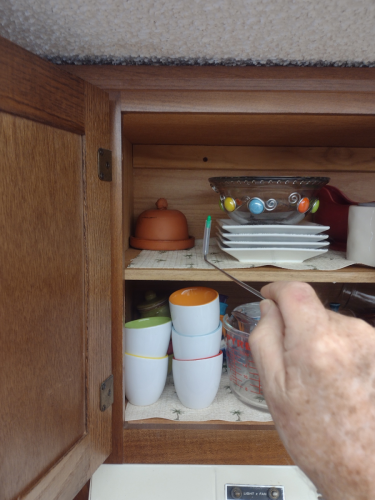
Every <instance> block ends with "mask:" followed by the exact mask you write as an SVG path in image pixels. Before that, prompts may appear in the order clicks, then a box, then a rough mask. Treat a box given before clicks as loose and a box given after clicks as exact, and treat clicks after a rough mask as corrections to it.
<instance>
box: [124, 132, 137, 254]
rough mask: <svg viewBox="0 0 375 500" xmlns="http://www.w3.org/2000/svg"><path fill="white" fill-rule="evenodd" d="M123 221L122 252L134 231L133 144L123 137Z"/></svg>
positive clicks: (127, 246) (126, 247)
mask: <svg viewBox="0 0 375 500" xmlns="http://www.w3.org/2000/svg"><path fill="white" fill-rule="evenodd" d="M122 145H123V171H124V174H123V197H124V201H123V223H124V230H123V232H124V242H123V243H124V244H123V249H124V252H125V250H127V249H128V248H129V238H130V235H131V234H132V233H133V231H134V183H133V146H132V144H131V143H130V142H129V141H128V140H127V139H126V138H123V142H122Z"/></svg>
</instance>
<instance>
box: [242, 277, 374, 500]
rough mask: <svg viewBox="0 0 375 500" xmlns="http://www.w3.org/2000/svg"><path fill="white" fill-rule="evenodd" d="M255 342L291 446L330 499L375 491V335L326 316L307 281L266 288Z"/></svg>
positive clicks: (279, 424)
mask: <svg viewBox="0 0 375 500" xmlns="http://www.w3.org/2000/svg"><path fill="white" fill-rule="evenodd" d="M262 295H263V296H264V297H266V299H267V300H264V301H262V302H261V313H262V318H261V320H260V322H259V323H258V326H257V327H256V328H255V330H254V331H253V332H252V333H251V335H250V337H249V343H250V347H251V350H252V353H253V357H254V361H255V364H256V367H257V370H258V372H259V376H260V380H261V384H262V387H263V390H264V394H265V397H266V401H267V404H268V407H269V409H270V412H271V414H272V417H273V419H274V422H275V425H276V428H277V430H278V432H279V435H280V438H281V440H282V441H283V443H284V446H285V448H286V449H287V451H288V452H289V454H290V456H291V457H292V458H293V460H294V462H295V463H296V465H298V466H299V467H300V468H301V469H302V470H303V471H304V472H305V474H306V475H307V476H308V477H309V478H310V479H311V481H313V483H314V484H315V486H316V487H317V489H318V491H319V492H320V493H322V494H323V496H324V498H325V499H326V500H362V499H366V500H367V499H368V498H372V496H373V495H374V493H375V329H374V328H372V327H371V326H370V325H368V324H367V323H365V322H364V321H362V320H359V319H355V318H351V317H347V316H342V315H340V314H338V313H335V312H331V311H328V310H326V309H325V308H324V307H323V305H322V303H321V302H320V301H319V299H318V297H317V296H316V294H315V292H314V290H313V289H312V288H311V287H310V286H309V285H307V284H305V283H286V282H279V283H271V284H270V285H266V286H265V287H263V288H262Z"/></svg>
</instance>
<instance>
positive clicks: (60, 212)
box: [0, 39, 112, 500]
mask: <svg viewBox="0 0 375 500" xmlns="http://www.w3.org/2000/svg"><path fill="white" fill-rule="evenodd" d="M109 144H110V142H109V101H108V96H107V94H106V93H105V92H103V91H101V90H99V89H97V88H95V87H93V86H92V85H90V84H88V83H86V82H84V81H82V80H80V79H79V78H77V77H75V76H72V75H69V74H67V73H66V72H64V71H63V70H62V69H60V68H58V67H56V66H54V65H52V64H49V63H48V62H46V61H43V60H42V59H40V58H38V57H37V56H35V55H33V54H31V53H29V52H27V51H25V50H23V49H21V48H20V47H17V46H16V45H14V44H12V43H11V42H9V41H7V40H5V39H0V155H1V160H0V171H1V176H0V238H1V245H0V374H1V383H0V400H1V407H0V443H1V444H0V498H1V500H13V499H28V500H31V499H40V500H42V499H43V500H53V499H69V500H70V499H72V498H74V496H75V495H76V494H77V492H78V491H79V490H80V489H81V488H82V486H83V485H84V484H85V483H86V481H87V480H88V479H89V478H90V477H91V475H92V474H93V472H94V471H95V470H96V468H97V467H98V466H99V465H100V464H101V463H102V462H103V461H104V460H105V459H106V457H107V456H108V455H109V454H110V452H111V437H112V436H111V425H112V424H111V422H112V409H111V407H109V408H107V409H106V410H105V411H102V410H103V409H104V408H101V407H100V388H101V385H102V383H103V381H105V380H106V379H107V377H109V376H110V374H111V248H110V244H111V243H110V242H111V234H110V182H105V181H102V180H100V179H99V177H98V171H97V156H98V149H99V148H104V149H109ZM106 395H107V396H108V394H106ZM107 404H109V403H107Z"/></svg>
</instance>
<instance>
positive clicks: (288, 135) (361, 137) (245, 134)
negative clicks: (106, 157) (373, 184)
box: [122, 94, 375, 148]
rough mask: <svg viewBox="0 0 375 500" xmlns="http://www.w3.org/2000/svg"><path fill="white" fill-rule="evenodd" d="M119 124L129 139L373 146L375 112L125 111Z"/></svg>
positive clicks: (142, 141)
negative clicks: (360, 113)
mask: <svg viewBox="0 0 375 500" xmlns="http://www.w3.org/2000/svg"><path fill="white" fill-rule="evenodd" d="M302 96H303V94H302ZM350 98H352V97H351V96H349V97H348V99H350ZM301 99H302V100H303V97H301ZM316 110H317V111H318V110H319V104H318V103H317V105H316ZM342 112H343V111H342ZM122 127H123V134H124V137H126V138H127V139H128V140H129V141H130V142H131V143H132V144H176V145H178V144H180V145H182V144H185V145H203V146H302V147H309V146H314V147H352V148H369V147H375V136H374V127H375V116H374V115H352V114H350V115H345V114H341V115H337V114H327V115H321V114H307V113H306V114H251V113H249V114H235V113H226V114H225V113H189V112H186V113H124V114H123V118H122Z"/></svg>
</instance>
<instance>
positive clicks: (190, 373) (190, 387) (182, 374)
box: [172, 351, 223, 410]
mask: <svg viewBox="0 0 375 500" xmlns="http://www.w3.org/2000/svg"><path fill="white" fill-rule="evenodd" d="M222 367H223V353H222V351H220V352H219V354H217V355H216V356H212V357H211V358H206V359H197V360H191V361H182V360H178V359H175V358H174V359H173V361H172V372H173V380H174V386H175V389H176V393H177V396H178V398H179V400H180V401H181V403H182V404H183V405H184V406H186V407H187V408H192V409H193V410H200V409H202V408H207V407H208V406H210V404H211V403H212V402H213V400H214V399H215V396H216V394H217V391H218V389H219V385H220V378H221V372H222Z"/></svg>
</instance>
